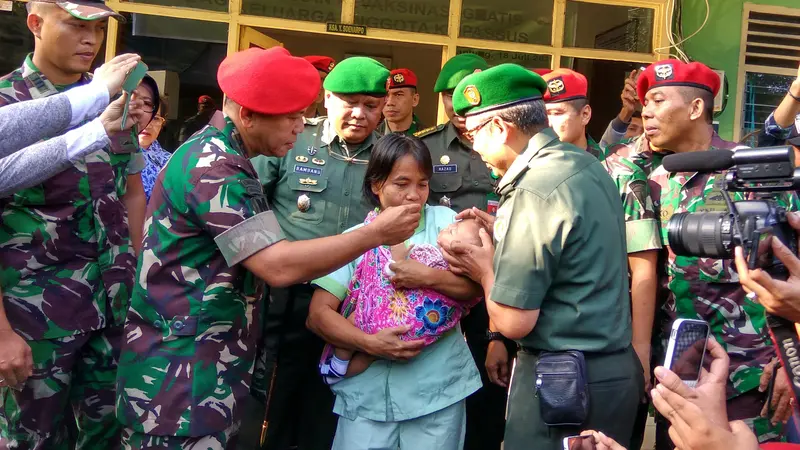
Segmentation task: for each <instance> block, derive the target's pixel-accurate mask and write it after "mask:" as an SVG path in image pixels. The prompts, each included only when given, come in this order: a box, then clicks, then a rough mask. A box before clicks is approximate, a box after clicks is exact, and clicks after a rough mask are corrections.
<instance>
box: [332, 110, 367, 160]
mask: <svg viewBox="0 0 800 450" xmlns="http://www.w3.org/2000/svg"><path fill="white" fill-rule="evenodd" d="M334 141H339V143H340V144H341V145H343V146H344V145H349V144H346V143H345V142H344V139H342V138H341V137H339V135H338V134H336V130H335V129H334V127H333V121H332V120H331V119H330V118H327V119H325V122H324V123H323V124H322V143H323V144H325V145H327V146H328V147H330V146H331V144H333V142H334ZM374 143H375V131H373V132H372V133H370V134H369V136H367V139H366V140H365V141H364V142H362V143H360V144H357V145H356V146H355V147H356V148H355V149H350V150H351V152H352V151H353V150H357V149H361V148H365V147H370V146H371V145H372V144H374Z"/></svg>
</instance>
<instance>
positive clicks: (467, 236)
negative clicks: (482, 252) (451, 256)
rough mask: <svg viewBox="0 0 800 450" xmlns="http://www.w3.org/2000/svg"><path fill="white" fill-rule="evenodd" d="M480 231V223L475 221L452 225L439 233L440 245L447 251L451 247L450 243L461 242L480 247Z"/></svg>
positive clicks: (469, 220) (463, 221)
mask: <svg viewBox="0 0 800 450" xmlns="http://www.w3.org/2000/svg"><path fill="white" fill-rule="evenodd" d="M480 229H481V227H480V225H479V224H478V222H477V221H476V220H473V219H466V220H462V221H460V222H455V223H451V224H450V225H448V226H447V228H445V229H444V230H442V231H441V232H440V233H439V243H440V244H441V245H442V247H444V249H445V250H447V248H449V247H450V243H451V242H453V241H461V242H464V243H467V244H473V245H478V246H480V245H481V237H480V234H479V231H480Z"/></svg>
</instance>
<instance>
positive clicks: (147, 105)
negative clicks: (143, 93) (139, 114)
mask: <svg viewBox="0 0 800 450" xmlns="http://www.w3.org/2000/svg"><path fill="white" fill-rule="evenodd" d="M137 97H139V96H138V95H136V92H135V91H134V93H133V95H132V96H131V98H132V99H133V98H137ZM155 110H156V105H155V103H153V100H152V99H149V98H143V99H142V111H144V112H146V113H153V112H154V111H155Z"/></svg>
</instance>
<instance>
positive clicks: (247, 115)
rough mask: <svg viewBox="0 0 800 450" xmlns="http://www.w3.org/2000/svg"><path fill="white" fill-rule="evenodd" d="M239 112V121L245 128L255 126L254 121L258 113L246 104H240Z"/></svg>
mask: <svg viewBox="0 0 800 450" xmlns="http://www.w3.org/2000/svg"><path fill="white" fill-rule="evenodd" d="M238 114H239V123H241V124H242V126H243V127H244V128H251V127H252V126H253V123H254V122H255V120H256V113H254V112H253V111H251V110H249V109H247V108H245V107H244V106H239V113H238Z"/></svg>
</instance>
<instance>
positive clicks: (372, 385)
mask: <svg viewBox="0 0 800 450" xmlns="http://www.w3.org/2000/svg"><path fill="white" fill-rule="evenodd" d="M454 220H455V213H454V212H453V211H452V210H451V209H449V208H445V207H443V206H429V205H426V206H425V210H424V211H423V214H422V220H421V221H420V224H419V227H418V228H417V230H416V232H415V233H414V235H413V236H411V238H410V239H409V240H408V241H406V245H409V244H415V245H418V244H433V245H436V238H437V237H438V235H439V232H440V231H441V230H442V229H444V228H445V227H447V226H448V225H450V224H451V223H453V221H454ZM361 226H363V224H359V225H356V226H355V227H353V228H351V229H349V230H347V231H352V230H354V229H356V228H359V227H361ZM360 261H361V257H359V258H358V259H356V260H355V261H352V262H350V264H348V265H346V266H344V267H342V268H341V269H339V270H337V271H335V272H333V273H331V274H330V275H328V276H325V277H323V278H320V279H317V280H314V282H313V284H314V285H315V286H316V287H318V288H322V289H325V290H326V291H328V292H330V293H331V294H333V295H335V296H336V297H337V298H338V299H339V300H340V301H342V300H344V298H345V296H346V295H347V287H348V286H349V285H350V280H351V278H352V277H353V273H354V272H355V269H356V266H357V265H358V263H359V262H360ZM481 386H482V384H481V377H480V374H479V373H478V369H477V367H475V362H474V361H473V359H472V354H471V353H470V351H469V348H468V347H467V343H466V341H465V340H464V336H463V335H462V334H461V326H460V325H459V326H457V327H456V328H454V329H452V330H450V331H449V332H447V333H446V334H445V335H444V336H442V337H441V338H440V339H439V340H438V341H436V342H435V343H433V344H431V345H429V346H428V347H426V348H425V349H423V350H422V352H421V353H420V354H419V355H418V356H417V357H416V358H414V359H412V360H410V361H408V362H397V361H388V360H378V361H375V362H374V363H372V365H370V366H369V368H368V369H367V370H366V371H365V372H364V373H361V374H359V375H356V376H354V377H352V378H346V379H344V380H342V381H340V382H339V383H336V384H335V385H333V386H331V389H332V390H333V392H334V393H335V394H336V404H335V405H334V407H333V412H335V413H336V414H338V415H340V416H342V417H345V418H347V419H350V420H354V419H355V418H356V417H361V418H365V419H369V420H374V421H377V422H399V421H402V420H410V419H416V418H417V417H422V416H425V415H428V414H431V413H434V412H436V411H440V410H442V409H444V408H447V407H448V406H450V405H453V404H455V403H457V402H459V401H461V400H463V399H465V398H466V397H467V396H469V395H470V394H472V393H473V392H475V391H477V390H478V389H480V388H481Z"/></svg>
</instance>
